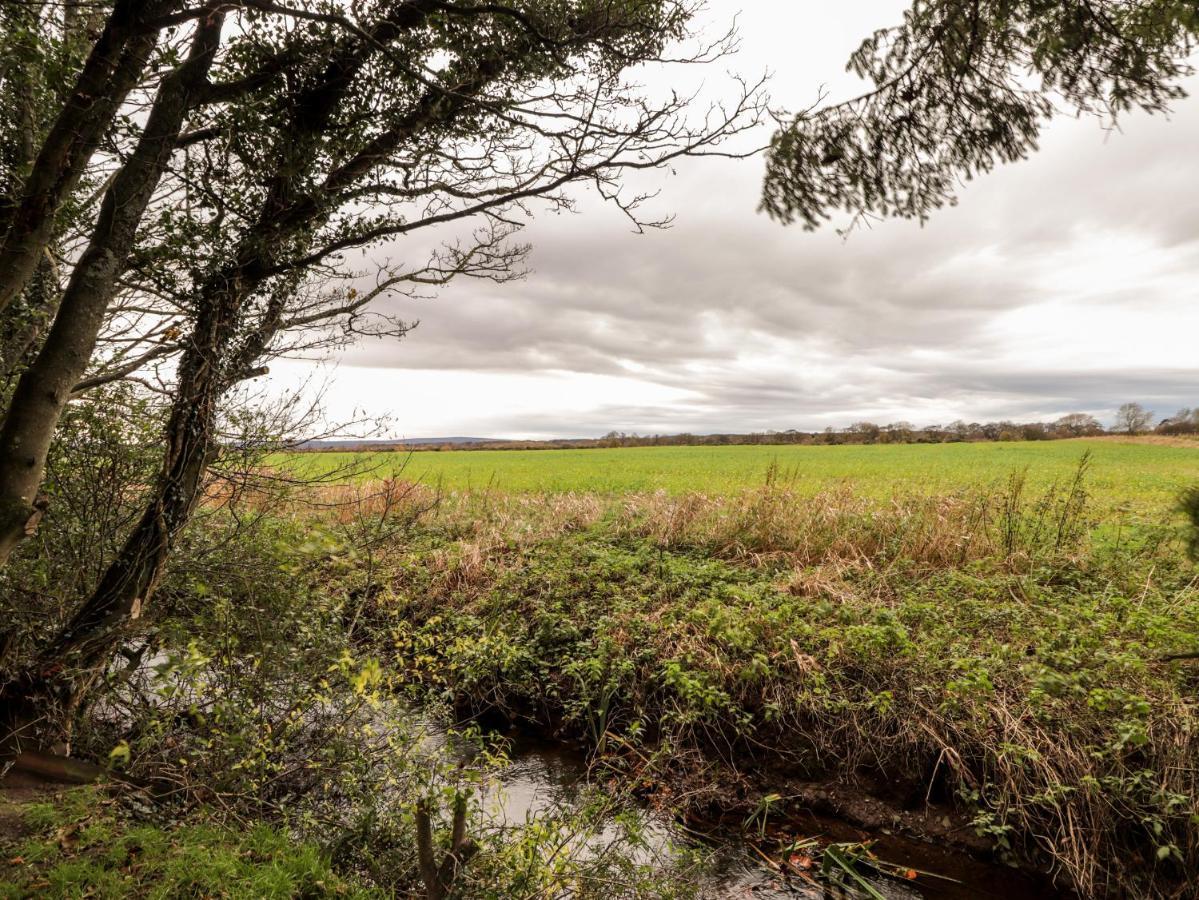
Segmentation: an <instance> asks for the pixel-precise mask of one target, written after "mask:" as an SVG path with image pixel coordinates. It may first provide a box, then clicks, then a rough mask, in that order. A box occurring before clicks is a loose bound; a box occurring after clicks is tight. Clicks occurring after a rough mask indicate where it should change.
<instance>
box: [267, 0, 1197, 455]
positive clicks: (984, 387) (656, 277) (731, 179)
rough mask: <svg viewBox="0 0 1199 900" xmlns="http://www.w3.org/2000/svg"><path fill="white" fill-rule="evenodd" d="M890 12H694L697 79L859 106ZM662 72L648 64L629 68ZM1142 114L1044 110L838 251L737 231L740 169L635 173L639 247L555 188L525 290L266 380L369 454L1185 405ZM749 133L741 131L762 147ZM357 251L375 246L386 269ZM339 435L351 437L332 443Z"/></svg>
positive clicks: (1182, 153)
mask: <svg viewBox="0 0 1199 900" xmlns="http://www.w3.org/2000/svg"><path fill="white" fill-rule="evenodd" d="M905 6H906V4H905V3H903V2H891V0H855V2H854V3H846V2H844V0H807V2H804V3H781V2H766V0H710V4H709V9H708V11H707V13H706V14H705V22H704V27H706V28H707V29H709V30H710V31H712V32H714V31H716V30H719V29H720V28H721V27H723V26H724V25H727V24H728V23H729V22H730V21H732V19H733V18H734V17H736V18H737V23H738V27H739V31H740V35H741V47H740V51H739V53H738V54H737V56H736V57H735V58H733V59H732V60H729V61H727V62H726V63H725V64H724V65H723V67H719V68H717V69H715V70H713V71H711V72H709V73H707V74H706V76H705V78H706V79H708V80H707V81H706V89H710V90H712V91H716V92H719V91H720V90H723V89H725V88H726V87H727V85H728V82H727V81H726V80H724V79H726V77H727V72H728V71H729V70H732V71H735V72H740V73H743V74H745V75H747V76H757V75H760V74H761V73H763V72H764V71H769V72H770V73H771V80H770V85H769V92H770V95H771V98H772V101H773V105H775V106H783V107H788V108H791V109H795V108H800V107H806V106H808V105H810V104H811V103H812V102H814V101H815V100H816V99H817V98H818V97H819V96H821V93H822V92H824V93H826V94H827V95H828V96H830V97H832V98H838V97H845V96H851V95H853V94H854V93H857V92H858V91H860V90H861V89H862V87H863V85H862V84H860V83H858V82H857V81H856V79H855V78H853V77H852V76H850V75H848V74H846V73H845V71H844V66H845V61H846V59H847V58H848V56H849V54H850V52H851V51H852V50H853V49H854V48H855V47H856V46H857V44H858V43H859V42H860V41H861V39H862V38H863V37H865V36H866V35H867V34H869V33H870V32H871V31H872V30H874V29H875V28H879V27H882V26H886V25H892V24H895V23H897V22H898V21H899V19H900V17H901V15H902V12H903V9H904V8H905ZM649 77H650V78H651V79H659V81H658V82H657V83H656V84H655V83H653V82H651V84H652V85H653V86H656V87H659V88H660V87H661V86H662V83H661V81H660V79H664V78H672V77H676V76H674V75H671V74H669V73H665V72H655V73H652V74H651V75H650V76H649ZM1190 89H1191V93H1192V94H1195V95H1196V96H1194V97H1192V98H1191V99H1188V100H1185V101H1182V102H1180V103H1178V104H1177V105H1176V106H1175V108H1174V110H1173V112H1172V114H1171V116H1170V117H1169V118H1164V117H1156V118H1154V117H1149V116H1145V115H1133V116H1129V117H1128V118H1127V119H1125V120H1122V122H1121V130H1120V131H1112V130H1110V129H1107V128H1105V127H1104V125H1103V123H1101V122H1098V121H1097V120H1095V119H1090V118H1087V119H1081V120H1079V119H1074V118H1066V117H1062V118H1059V119H1057V120H1055V121H1054V122H1053V123H1052V124H1051V125H1050V126H1049V128H1048V129H1047V130H1046V132H1045V134H1044V137H1043V141H1042V148H1041V150H1040V152H1039V153H1037V154H1035V155H1034V156H1032V157H1031V158H1030V159H1029V160H1027V161H1024V162H1020V163H1016V164H1012V165H1009V166H1005V167H1003V168H1001V169H999V170H997V171H996V172H993V173H992V174H990V175H989V176H986V177H984V178H982V179H979V180H977V181H975V182H972V183H970V184H968V185H967V186H966V187H965V189H964V190H962V191H961V194H960V202H959V204H958V205H957V206H956V207H955V208H952V209H948V210H943V211H941V212H940V213H939V214H937V215H936V216H934V218H933V219H932V220H931V221H930V222H929V223H928V224H926V225H925V226H923V227H921V226H920V225H919V224H918V223H912V222H906V221H885V222H879V223H875V224H873V225H872V226H871V227H870V228H869V229H865V230H861V229H860V230H857V231H854V232H853V233H852V234H850V235H849V236H848V237H847V238H843V237H841V236H839V235H838V234H837V233H836V232H835V230H834V229H833V228H828V229H825V230H822V231H818V232H815V233H812V232H807V231H804V230H802V229H801V228H799V227H798V226H792V227H783V226H782V225H779V224H778V223H776V222H773V221H771V220H770V219H768V218H767V217H766V216H765V215H763V214H760V213H758V212H757V205H758V197H759V192H760V186H761V179H762V175H763V165H764V164H763V162H762V159H761V158H760V157H756V158H752V159H748V160H742V161H734V160H723V159H704V160H687V161H684V162H683V163H681V164H679V165H677V166H675V167H674V169H673V171H659V172H656V173H654V176H653V181H652V184H653V186H654V187H655V188H656V189H658V190H660V194H659V196H658V197H657V198H656V199H655V200H654V201H653V204H652V210H653V212H655V213H658V212H660V213H662V214H673V215H674V217H675V219H674V224H673V226H672V227H671V228H669V229H667V230H665V231H650V232H648V233H646V234H635V233H633V232H632V230H631V229H630V226H629V222H628V221H627V220H626V219H625V218H624V217H623V216H622V215H620V213H619V212H618V211H617V210H615V209H613V208H612V207H610V206H608V205H606V204H604V203H602V202H600V201H599V200H597V199H596V198H594V197H589V196H586V195H584V194H580V202H579V207H578V212H576V213H574V214H557V215H555V214H546V215H541V216H538V217H537V218H536V220H535V221H534V222H533V223H532V224H531V225H530V226H529V228H528V229H527V230H526V232H525V233H524V235H523V237H522V239H523V240H527V241H529V242H531V243H532V245H533V251H532V255H531V257H530V260H529V268H530V273H529V275H528V276H527V277H526V278H525V279H524V280H522V281H518V282H514V283H509V284H504V285H494V284H490V283H485V282H477V281H469V282H461V283H456V284H453V285H451V286H449V287H447V288H445V289H443V290H441V291H440V293H439V294H438V295H437V296H436V297H435V298H433V299H427V300H407V299H405V300H404V301H403V304H404V305H403V306H401V307H398V309H399V311H400V313H401V314H402V315H403V316H404V317H405V318H407V319H411V320H419V325H418V327H416V328H415V329H414V330H413V331H412V332H411V333H410V334H409V335H408V336H406V337H405V338H404V339H403V340H401V341H394V340H389V341H373V340H372V341H367V342H364V343H362V344H359V345H357V346H354V347H352V348H350V349H348V350H345V351H340V352H339V353H338V354H337V356H336V358H334V359H328V360H321V361H314V360H290V361H282V362H278V363H276V364H275V366H274V370H273V372H272V374H271V376H270V390H277V391H283V390H285V389H287V388H291V387H294V386H295V385H297V384H307V385H312V384H321V385H323V390H324V405H325V410H326V412H325V416H326V418H327V420H328V421H330V422H332V423H336V422H341V421H349V420H359V419H361V418H362V417H364V416H365V417H367V418H369V419H373V420H378V421H379V423H380V424H379V426H378V429H377V431H376V434H377V435H378V436H388V437H408V438H419V437H433V436H449V435H455V436H477V437H509V438H553V437H593V436H599V435H602V434H605V433H607V432H610V431H623V432H633V433H639V434H667V433H679V432H693V433H710V432H745V431H760V430H780V431H781V430H786V429H791V428H794V429H800V430H823V429H824V428H825V427H827V426H832V427H844V426H846V425H849V424H850V423H853V422H857V421H861V420H869V421H875V422H880V423H885V422H894V421H901V420H902V421H908V422H912V423H914V424H916V425H918V426H924V425H934V424H944V423H948V422H951V421H953V420H955V419H965V420H967V421H989V420H999V419H1014V420H1020V421H1032V420H1051V419H1055V418H1057V417H1059V416H1060V415H1063V414H1065V413H1068V412H1075V411H1082V412H1089V413H1091V414H1093V415H1096V416H1097V417H1099V418H1100V419H1101V420H1105V421H1110V420H1111V419H1112V417H1113V415H1114V411H1115V409H1116V407H1117V406H1119V405H1120V404H1121V403H1124V402H1126V401H1138V402H1140V403H1142V404H1143V405H1145V406H1146V407H1148V408H1150V409H1152V410H1154V411H1156V412H1157V413H1158V414H1159V415H1162V416H1164V415H1168V414H1170V413H1172V412H1174V411H1175V410H1176V409H1178V408H1180V407H1183V406H1195V405H1199V357H1197V354H1196V349H1195V340H1196V336H1197V335H1199V302H1197V301H1199V178H1197V177H1196V175H1197V170H1196V165H1195V161H1194V160H1195V158H1196V151H1197V150H1199V82H1193V83H1192V84H1191V85H1190ZM766 136H767V135H766V133H763V134H762V138H763V139H765V138H766ZM394 251H395V248H385V249H384V250H382V251H379V252H394ZM360 430H361V429H359V432H356V433H360Z"/></svg>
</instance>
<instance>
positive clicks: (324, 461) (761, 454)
mask: <svg viewBox="0 0 1199 900" xmlns="http://www.w3.org/2000/svg"><path fill="white" fill-rule="evenodd" d="M1088 451H1089V452H1090V454H1091V465H1090V471H1089V475H1088V478H1087V487H1088V490H1089V491H1090V493H1091V495H1092V497H1093V500H1094V502H1095V503H1096V505H1097V506H1098V507H1100V508H1102V509H1104V510H1108V511H1115V510H1118V509H1120V508H1121V507H1125V506H1126V507H1128V508H1130V509H1132V510H1135V511H1137V512H1138V513H1150V514H1151V513H1156V512H1159V511H1164V510H1165V509H1167V508H1168V507H1169V506H1171V505H1172V504H1173V503H1174V502H1175V498H1176V497H1177V495H1178V492H1179V490H1180V489H1181V488H1182V487H1184V486H1186V485H1188V484H1192V483H1199V444H1197V445H1195V446H1194V447H1190V446H1185V445H1183V446H1171V445H1165V444H1150V443H1132V442H1122V441H1118V440H1077V441H1047V442H1036V443H975V444H901V445H894V444H893V445H853V446H732V447H638V448H621V449H603V450H598V449H597V450H591V449H588V450H468V451H447V452H415V453H404V452H374V453H304V454H292V455H290V456H289V457H287V458H285V459H278V460H276V464H277V465H284V466H287V467H289V468H292V469H293V470H294V471H297V472H300V473H303V474H305V475H317V474H321V475H325V474H329V473H335V472H337V471H339V470H341V469H346V470H347V473H349V470H350V468H352V469H353V473H352V474H347V478H351V477H352V478H356V479H368V478H384V477H394V476H399V477H403V478H405V479H409V480H413V481H420V482H422V483H426V484H431V485H440V486H442V487H444V488H446V489H449V490H466V489H475V490H478V489H482V488H491V489H495V490H499V491H504V492H515V493H523V492H567V491H582V492H593V493H603V494H627V493H639V492H647V491H656V490H665V491H667V492H669V493H675V494H677V493H685V492H688V491H698V492H703V493H709V494H730V493H735V492H737V491H739V490H742V489H745V488H752V487H755V486H757V485H760V484H762V483H763V482H764V481H765V479H766V478H767V477H768V473H769V472H770V471H771V469H772V467H773V468H774V470H775V472H776V477H778V478H780V479H783V480H784V481H785V482H787V483H788V484H790V485H792V486H794V487H795V488H796V489H797V490H799V491H801V492H804V493H815V492H817V491H820V490H823V489H828V488H831V487H836V486H840V485H845V486H847V487H849V488H850V489H852V490H853V491H854V492H856V493H860V494H865V495H868V496H874V497H886V496H889V495H891V494H893V493H910V492H913V491H918V492H927V493H946V492H952V491H955V490H960V489H963V488H973V487H983V488H986V487H988V486H992V485H995V486H998V485H1000V484H1002V483H1005V482H1006V481H1007V479H1008V478H1009V477H1010V476H1011V475H1012V474H1013V473H1017V472H1026V473H1027V477H1028V483H1029V485H1030V486H1031V487H1033V488H1037V489H1043V488H1045V487H1048V486H1049V485H1051V484H1053V483H1054V482H1058V483H1062V482H1065V481H1067V480H1069V479H1070V478H1071V477H1072V476H1073V474H1074V472H1075V470H1076V468H1077V466H1078V464H1079V461H1080V460H1081V459H1082V457H1083V454H1084V453H1087V452H1088Z"/></svg>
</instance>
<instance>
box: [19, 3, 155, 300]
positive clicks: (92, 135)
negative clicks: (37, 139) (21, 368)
mask: <svg viewBox="0 0 1199 900" xmlns="http://www.w3.org/2000/svg"><path fill="white" fill-rule="evenodd" d="M174 4H175V0H117V2H116V4H115V6H114V7H113V11H112V14H111V15H110V16H109V17H108V20H107V21H106V23H105V25H104V30H103V31H102V32H101V33H100V37H99V39H98V40H97V41H96V43H95V46H93V48H92V52H91V53H90V54H89V56H88V58H87V62H85V63H84V66H83V70H82V71H81V72H80V73H79V77H78V79H77V80H76V82H75V87H74V89H73V90H72V91H71V93H70V95H69V96H68V97H67V98H66V101H65V102H64V104H63V108H62V109H61V110H60V112H59V114H58V118H57V119H56V120H55V122H54V124H53V126H51V128H50V131H49V133H48V134H47V135H46V138H45V140H44V141H43V142H42V146H41V150H40V151H39V152H38V154H37V158H36V159H35V160H34V163H33V168H32V170H31V171H30V173H29V177H28V178H26V179H25V183H24V186H23V189H22V191H21V195H20V197H19V198H18V199H17V200H16V202H15V204H14V205H13V207H12V208H11V209H9V210H7V211H6V212H5V214H4V216H3V219H2V220H0V230H2V231H3V239H2V240H0V312H2V311H3V310H4V309H6V308H7V307H8V306H9V304H11V303H12V302H13V301H14V300H15V299H16V298H17V297H18V296H19V295H20V294H21V292H22V291H23V290H24V288H25V285H26V284H27V283H28V282H29V279H30V278H31V277H32V276H33V273H34V271H35V270H36V268H37V265H38V261H39V260H40V259H41V257H42V254H43V252H44V251H45V249H46V247H47V245H48V244H49V243H50V239H51V237H52V236H53V234H54V225H55V218H56V216H57V214H58V210H59V207H60V206H61V204H62V202H63V200H64V199H65V198H66V197H67V196H68V195H69V194H70V192H71V191H72V190H73V189H74V187H75V185H76V184H77V183H78V181H79V177H80V175H82V173H83V171H84V169H85V168H86V166H87V164H88V162H89V160H90V159H91V157H92V154H93V153H94V152H95V150H96V147H97V146H98V145H99V143H100V141H101V139H102V138H103V137H104V134H105V133H106V132H107V131H108V129H109V127H110V126H111V124H112V121H113V118H114V117H115V115H116V113H117V110H118V109H120V107H121V104H122V103H123V102H124V100H125V97H126V95H127V94H128V93H129V91H131V90H132V89H133V87H134V86H135V85H136V84H137V82H138V79H139V78H140V77H141V75H142V72H143V71H144V69H145V67H146V63H147V61H148V60H149V58H150V53H151V51H153V49H154V45H155V43H156V42H157V40H158V36H157V32H156V31H155V30H153V29H152V28H149V27H147V26H146V22H147V21H149V20H150V19H152V18H153V17H155V16H158V15H161V14H162V13H163V12H165V11H167V10H169V9H170V8H172V7H173V6H174Z"/></svg>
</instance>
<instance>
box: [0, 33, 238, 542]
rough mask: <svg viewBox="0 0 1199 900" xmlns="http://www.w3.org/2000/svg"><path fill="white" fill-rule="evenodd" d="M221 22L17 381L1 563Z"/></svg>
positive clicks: (201, 41)
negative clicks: (44, 335) (52, 322)
mask: <svg viewBox="0 0 1199 900" xmlns="http://www.w3.org/2000/svg"><path fill="white" fill-rule="evenodd" d="M222 21H223V16H222V15H221V14H219V13H215V12H214V13H212V14H210V15H209V16H208V17H207V18H206V19H204V20H203V21H202V22H201V23H200V24H199V26H198V27H197V31H196V35H195V38H194V39H193V42H192V47H191V51H190V53H189V56H188V59H187V61H186V62H184V63H183V64H182V65H181V66H180V67H179V68H178V69H176V70H175V71H174V72H172V73H171V74H170V75H168V76H167V77H166V78H165V79H164V80H163V83H162V85H161V87H160V88H159V91H158V94H157V96H156V98H155V101H154V105H153V108H152V109H151V111H150V115H149V118H148V119H147V121H146V127H145V130H144V132H143V133H142V137H141V140H140V141H139V143H138V146H137V149H136V150H135V151H134V153H133V155H132V156H131V157H130V159H129V161H128V162H127V163H126V164H125V165H124V166H123V167H122V168H121V170H120V171H119V172H118V173H117V176H116V178H115V179H114V180H113V183H112V186H111V187H110V188H109V189H108V191H107V192H106V193H105V196H104V200H103V203H102V205H101V208H100V215H99V218H98V219H97V221H96V226H95V229H94V231H93V232H92V237H91V241H90V243H89V245H88V248H87V250H86V251H84V254H83V256H82V257H81V258H80V260H79V263H78V264H77V265H76V266H75V268H74V271H73V272H72V273H71V280H70V282H69V283H68V285H67V289H66V291H65V293H64V295H63V298H62V302H61V304H60V306H59V310H58V314H57V316H55V319H54V324H53V326H52V327H51V329H50V333H49V335H48V336H47V338H46V341H45V344H44V345H43V346H42V348H41V351H40V352H39V353H38V355H37V357H36V358H35V359H34V361H33V363H32V364H31V365H30V367H29V368H28V370H27V371H25V372H24V373H23V374H22V375H21V378H20V380H19V381H18V383H17V388H16V390H15V392H14V393H13V398H12V401H11V403H10V405H9V408H8V412H7V415H6V416H5V419H4V424H3V427H2V428H0V565H3V564H4V563H6V562H7V560H8V558H9V556H10V555H11V554H12V551H13V550H14V549H15V548H16V547H17V545H18V544H19V543H20V542H21V540H22V539H24V537H25V536H26V535H27V534H28V533H29V532H30V531H31V522H33V517H34V516H35V515H36V512H37V510H36V506H37V501H36V499H35V498H36V495H37V492H38V488H39V486H40V485H41V481H42V475H43V473H44V470H45V463H46V455H47V453H48V452H49V449H50V442H51V439H52V438H53V436H54V431H55V429H56V427H57V425H58V420H59V418H60V417H61V415H62V411H63V408H64V407H65V406H66V403H67V400H68V399H69V398H70V394H71V389H72V387H73V386H74V385H75V383H76V382H77V381H79V379H80V378H81V377H82V376H83V374H84V372H85V371H86V369H87V365H88V362H89V361H90V359H91V355H92V351H93V349H94V348H95V344H96V338H97V336H98V334H99V332H100V328H101V327H102V325H103V323H104V315H105V312H106V311H107V309H108V306H109V303H110V302H111V301H112V297H113V294H114V292H115V289H116V283H117V279H118V277H119V276H120V274H121V272H122V271H123V270H124V268H125V263H126V259H127V258H128V255H129V252H130V250H131V249H132V247H133V244H134V240H135V239H136V236H137V228H138V225H139V224H140V222H141V220H142V216H143V215H144V213H145V210H146V207H147V205H148V204H149V202H150V198H151V197H152V196H153V193H154V190H155V188H156V187H157V186H158V183H159V181H160V179H161V177H162V174H163V172H164V171H165V170H166V167H167V165H168V163H169V161H170V158H171V153H172V151H173V149H174V146H175V141H176V140H177V138H178V136H179V133H180V130H181V129H182V127H183V123H184V120H185V119H186V116H187V111H188V109H189V108H190V106H191V104H192V102H193V101H194V99H195V98H196V96H197V95H198V94H199V93H200V92H201V91H202V90H203V88H204V85H205V84H206V83H207V75H208V71H209V68H210V67H211V65H212V61H213V59H214V58H215V55H216V51H217V47H218V44H219V42H220V32H221V24H222Z"/></svg>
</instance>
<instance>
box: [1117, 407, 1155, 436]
mask: <svg viewBox="0 0 1199 900" xmlns="http://www.w3.org/2000/svg"><path fill="white" fill-rule="evenodd" d="M1152 422H1153V413H1151V412H1149V410H1147V409H1145V407H1143V406H1141V404H1139V403H1125V404H1123V405H1122V406H1121V407H1120V408H1119V409H1118V410H1116V429H1117V430H1119V431H1123V432H1124V433H1125V434H1142V433H1144V432H1146V431H1148V430H1149V425H1150V423H1152Z"/></svg>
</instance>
